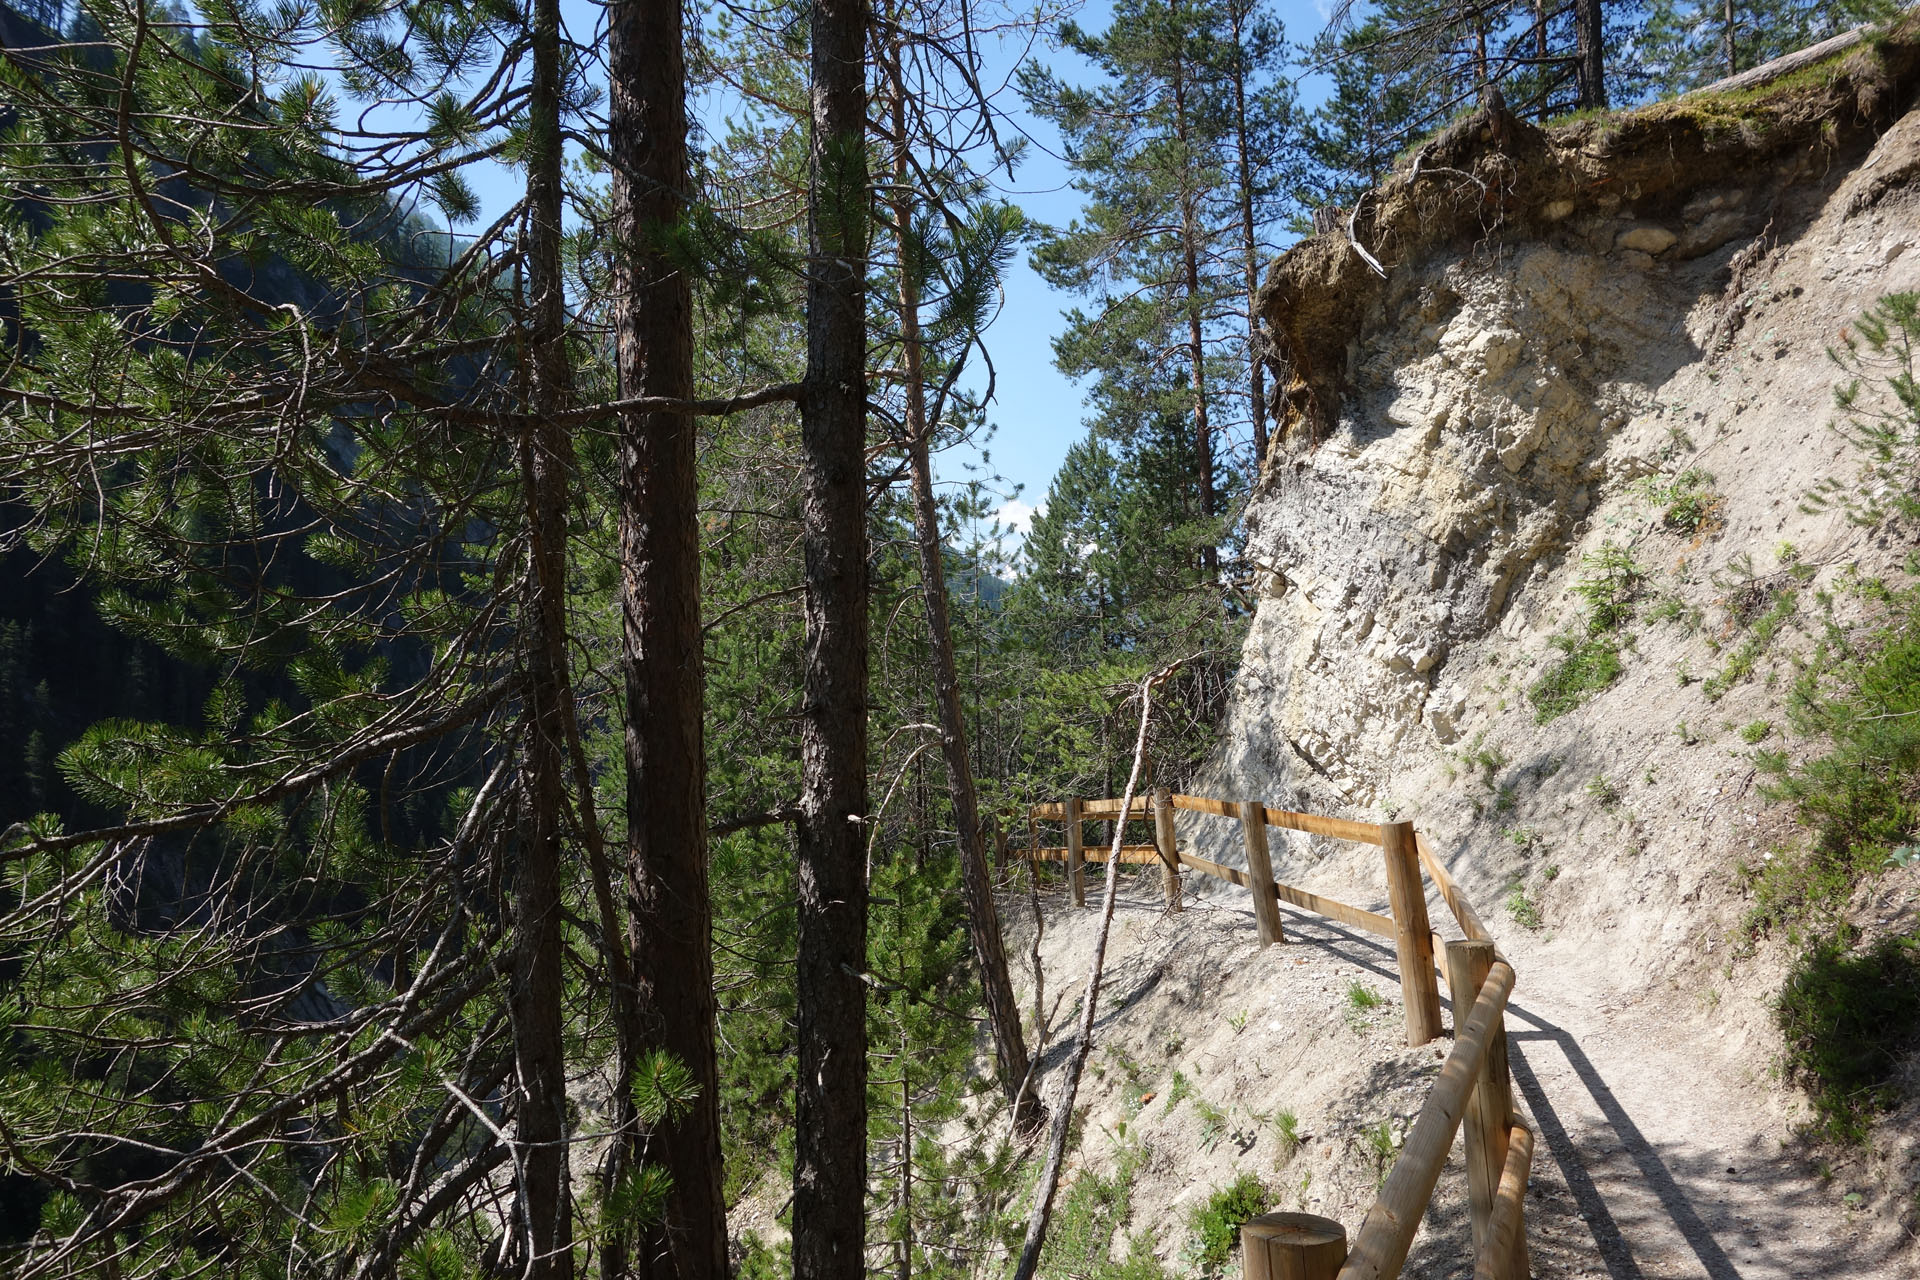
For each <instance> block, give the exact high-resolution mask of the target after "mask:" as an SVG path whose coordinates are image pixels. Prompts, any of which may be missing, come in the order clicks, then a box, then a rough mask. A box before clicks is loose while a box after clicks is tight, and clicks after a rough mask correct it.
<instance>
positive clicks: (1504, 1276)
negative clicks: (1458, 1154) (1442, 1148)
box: [1473, 1124, 1533, 1280]
mask: <svg viewBox="0 0 1920 1280" xmlns="http://www.w3.org/2000/svg"><path fill="white" fill-rule="evenodd" d="M1532 1171H1533V1131H1532V1130H1530V1129H1528V1128H1527V1126H1525V1125H1523V1124H1516V1125H1514V1126H1513V1128H1512V1130H1511V1131H1510V1132H1509V1134H1508V1136H1507V1167H1506V1168H1505V1169H1504V1170H1502V1171H1501V1173H1500V1190H1499V1191H1498V1192H1497V1193H1496V1194H1495V1195H1494V1198H1493V1222H1492V1224H1491V1226H1489V1227H1488V1229H1487V1247H1486V1248H1485V1249H1482V1250H1481V1251H1480V1256H1479V1257H1477V1258H1475V1259H1474V1260H1473V1280H1526V1274H1527V1268H1526V1265H1525V1264H1524V1262H1523V1261H1521V1258H1522V1256H1523V1253H1524V1251H1525V1249H1526V1247H1527V1241H1526V1236H1525V1233H1524V1230H1523V1227H1524V1225H1525V1216H1524V1213H1523V1210H1524V1209H1525V1206H1526V1200H1527V1176H1528V1174H1530V1173H1531V1172H1532Z"/></svg>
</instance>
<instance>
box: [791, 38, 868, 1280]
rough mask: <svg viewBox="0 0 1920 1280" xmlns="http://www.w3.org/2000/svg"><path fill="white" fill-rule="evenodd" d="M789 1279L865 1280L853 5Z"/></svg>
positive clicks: (827, 326)
mask: <svg viewBox="0 0 1920 1280" xmlns="http://www.w3.org/2000/svg"><path fill="white" fill-rule="evenodd" d="M810 17H811V37H812V81H813V126H812V136H811V138H810V139H809V143H810V148H809V149H810V154H809V157H808V168H809V179H810V181H809V190H808V203H809V208H808V215H809V223H810V226H809V245H808V263H807V373H806V386H805V390H804V392H803V393H802V398H801V401H800V447H801V478H800V486H801V488H800V519H801V538H802V542H803V544H804V547H805V556H806V592H805V601H804V612H805V617H806V641H805V673H804V676H803V689H802V697H803V707H802V713H801V726H800V759H801V782H800V818H799V823H798V828H799V830H798V836H799V840H798V844H799V849H798V854H799V857H798V863H799V866H798V873H799V946H798V963H797V972H796V975H795V978H796V1000H797V1008H796V1020H797V1022H798V1037H797V1039H798V1044H797V1050H798V1052H797V1057H798V1064H797V1066H798V1081H797V1089H796V1097H795V1103H796V1105H795V1134H794V1169H793V1174H794V1188H793V1273H794V1278H795V1280H864V1277H865V1273H866V1254H865V1250H866V1191H867V1177H866V1174H867V1024H866V1004H867V1000H866V987H865V985H864V984H863V983H862V981H861V974H862V973H863V972H864V970H865V968H866V958H867V883H866V865H865V848H864V835H865V830H866V828H865V821H866V816H867V560H866V555H867V536H866V532H867V530H866V516H867V503H866V464H865V446H866V391H867V385H866V289H865V271H866V257H867V216H868V213H867V199H868V190H867V162H866V124H867V95H866V58H865V53H866V39H867V9H866V5H865V3H864V0H813V5H812V11H811V15H810Z"/></svg>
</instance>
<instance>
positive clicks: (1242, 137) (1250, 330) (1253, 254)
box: [1231, 5, 1267, 486]
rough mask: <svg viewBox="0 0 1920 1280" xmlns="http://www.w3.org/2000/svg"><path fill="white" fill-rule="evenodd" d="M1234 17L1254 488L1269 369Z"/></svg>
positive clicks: (1240, 43)
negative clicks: (1264, 354) (1262, 332)
mask: <svg viewBox="0 0 1920 1280" xmlns="http://www.w3.org/2000/svg"><path fill="white" fill-rule="evenodd" d="M1231 13H1232V17H1233V140H1234V147H1235V150H1236V151H1237V152H1238V153H1239V155H1238V159H1239V162H1240V174H1239V178H1240V190H1239V192H1238V195H1239V197H1240V252H1241V253H1242V255H1244V257H1245V260H1246V269H1247V271H1246V274H1247V410H1248V416H1249V417H1250V418H1251V419H1252V422H1253V483H1254V484H1255V485H1256V486H1257V485H1258V484H1259V483H1260V477H1261V475H1262V474H1263V473H1264V472H1265V471H1266V469H1267V366H1266V362H1265V361H1263V360H1262V359H1261V358H1260V356H1261V343H1260V302H1259V299H1260V240H1259V236H1258V234H1257V233H1256V231H1255V228H1254V220H1253V201H1254V188H1255V186H1256V185H1257V184H1256V182H1255V181H1254V175H1255V172H1256V169H1255V165H1256V163H1257V162H1256V161H1255V159H1254V156H1253V141H1252V139H1251V138H1249V137H1248V136H1247V130H1248V124H1247V57H1246V32H1245V30H1244V24H1245V21H1246V16H1247V11H1246V10H1245V9H1243V8H1242V7H1241V6H1239V5H1234V6H1233V7H1232V9H1231Z"/></svg>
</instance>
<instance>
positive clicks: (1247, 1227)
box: [1240, 1213, 1347, 1280]
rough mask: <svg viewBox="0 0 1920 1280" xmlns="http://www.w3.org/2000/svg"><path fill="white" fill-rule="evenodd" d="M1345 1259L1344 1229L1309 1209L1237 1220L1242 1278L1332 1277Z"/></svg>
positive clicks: (1326, 1279)
mask: <svg viewBox="0 0 1920 1280" xmlns="http://www.w3.org/2000/svg"><path fill="white" fill-rule="evenodd" d="M1346 1260H1347V1229H1346V1228H1345V1227H1343V1226H1341V1225H1340V1224H1339V1223H1337V1222H1335V1221H1334V1220H1333V1219H1332V1218H1321V1217H1316V1216H1315V1215H1313V1214H1311V1213H1263V1214H1261V1215H1260V1216H1259V1217H1257V1218H1251V1219H1249V1220H1247V1221H1246V1222H1243V1223H1241V1224H1240V1274H1241V1276H1242V1277H1244V1280H1334V1277H1335V1276H1337V1275H1339V1274H1340V1264H1341V1263H1343V1262H1345V1261H1346Z"/></svg>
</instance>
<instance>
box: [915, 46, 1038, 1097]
mask: <svg viewBox="0 0 1920 1280" xmlns="http://www.w3.org/2000/svg"><path fill="white" fill-rule="evenodd" d="M892 53H893V59H894V61H893V65H892V66H891V68H890V71H891V73H892V78H893V128H894V137H895V138H896V139H897V140H899V141H898V142H897V144H896V152H895V157H894V167H893V192H894V194H893V201H892V203H893V216H894V225H895V226H896V227H903V228H904V227H907V226H909V225H910V221H911V218H912V215H913V199H912V197H911V195H909V194H908V193H909V192H910V190H911V187H910V186H909V185H908V183H909V179H910V176H911V175H910V173H909V168H908V165H907V155H906V151H905V149H904V148H905V138H906V136H907V134H906V127H907V120H906V106H905V86H904V83H903V81H902V79H901V76H900V64H899V46H898V45H897V44H896V45H895V46H894V47H893V50H892ZM898 268H899V273H900V274H899V279H900V340H901V346H902V352H901V362H902V364H903V366H904V372H905V382H906V388H905V390H906V428H907V443H906V448H907V457H908V463H909V474H910V477H911V483H912V488H913V532H914V538H915V541H916V542H917V543H918V546H919V552H920V588H921V591H920V593H921V596H922V598H923V599H924V601H925V604H926V610H927V636H928V641H929V647H930V648H931V649H932V651H933V681H934V690H935V694H936V700H937V701H938V704H939V713H940V751H941V754H942V756H943V757H944V758H945V760H946V764H947V782H948V785H949V786H950V787H951V789H952V792H953V821H954V828H955V830H956V832H957V833H958V835H959V846H960V882H961V888H962V891H963V892H964V893H965V894H966V899H967V939H968V941H969V942H971V943H972V944H973V958H974V963H976V964H977V965H979V966H980V985H981V989H982V992H983V994H984V995H985V997H986V1003H987V1025H988V1028H989V1030H990V1031H991V1032H992V1034H993V1055H994V1065H995V1068H996V1070H997V1071H998V1073H999V1076H1000V1087H1001V1089H1002V1090H1003V1091H1004V1092H1005V1093H1006V1096H1007V1101H1008V1103H1009V1104H1010V1105H1014V1106H1016V1107H1017V1108H1018V1111H1019V1114H1018V1116H1017V1117H1016V1123H1017V1124H1018V1125H1019V1127H1020V1128H1021V1129H1023V1130H1024V1129H1029V1128H1032V1127H1033V1126H1035V1125H1038V1124H1039V1123H1040V1122H1041V1120H1042V1119H1043V1118H1044V1113H1043V1112H1042V1110H1041V1107H1040V1101H1039V1099H1038V1098H1037V1097H1035V1096H1034V1095H1033V1094H1032V1093H1031V1092H1029V1093H1026V1094H1024V1095H1023V1094H1022V1093H1021V1089H1020V1085H1021V1082H1022V1081H1024V1080H1025V1079H1026V1078H1027V1067H1028V1058H1027V1043H1026V1037H1025V1035H1023V1034H1022V1032H1021V1029H1020V1006H1019V1004H1018V1003H1017V1002H1016V1001H1015V999H1014V995H1013V980H1012V978H1011V977H1010V976H1009V974H1008V972H1007V951H1006V944H1005V942H1004V941H1003V940H1002V938H1001V935H1000V914H999V910H998V908H997V907H996V905H995V903H994V900H993V875H992V872H991V871H990V870H989V867H988V863H987V848H986V834H985V830H984V828H983V825H982V823H981V820H980V797H979V792H978V790H977V789H976V788H975V787H974V783H973V757H972V754H971V752H969V750H968V748H967V721H966V714H965V711H964V709H963V708H962V706H961V703H960V666H959V662H958V661H957V660H956V658H955V656H954V651H953V623H952V618H951V616H950V613H949V610H948V607H947V571H946V563H945V558H944V555H943V547H944V543H943V542H942V540H941V537H940V509H939V507H938V506H937V505H936V504H935V502H934V498H933V467H932V463H931V461H930V459H929V458H928V449H929V445H928V440H929V436H930V434H931V431H932V426H933V424H930V423H929V422H928V421H927V386H926V361H925V351H924V349H923V347H922V343H921V335H920V282H919V280H918V279H917V278H916V277H915V276H914V274H913V272H912V270H911V269H910V266H909V263H908V261H907V253H906V249H905V246H904V244H902V245H901V246H900V252H899V262H898Z"/></svg>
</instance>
